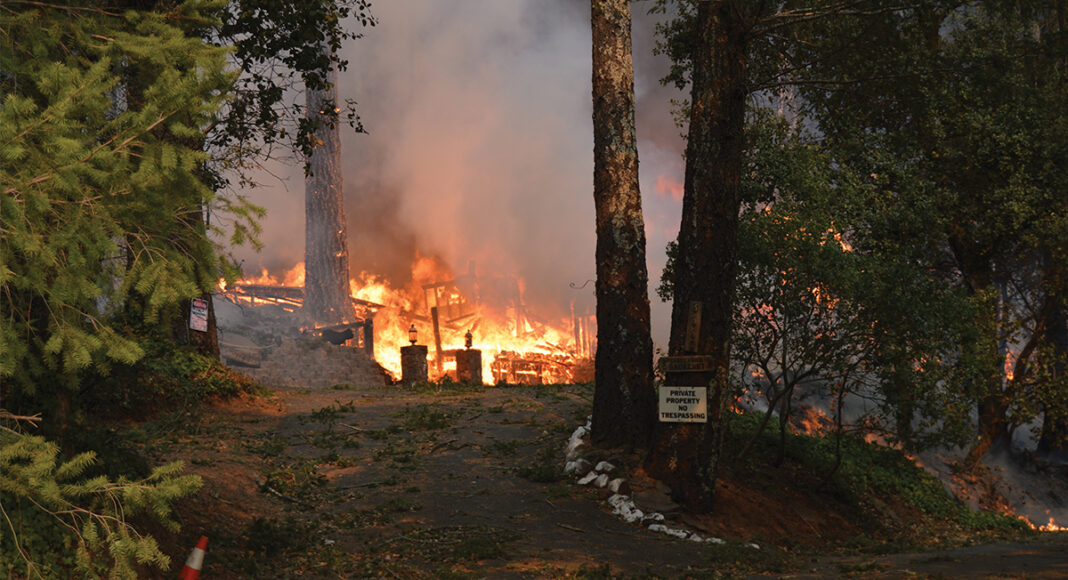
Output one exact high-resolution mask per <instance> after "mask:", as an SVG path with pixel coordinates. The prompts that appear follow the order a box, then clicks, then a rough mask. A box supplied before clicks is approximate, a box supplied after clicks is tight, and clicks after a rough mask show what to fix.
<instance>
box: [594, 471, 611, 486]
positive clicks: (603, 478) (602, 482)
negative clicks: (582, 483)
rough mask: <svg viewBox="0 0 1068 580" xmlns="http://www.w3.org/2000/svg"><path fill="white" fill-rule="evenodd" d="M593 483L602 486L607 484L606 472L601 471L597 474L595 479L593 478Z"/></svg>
mask: <svg viewBox="0 0 1068 580" xmlns="http://www.w3.org/2000/svg"><path fill="white" fill-rule="evenodd" d="M593 485H596V486H597V487H604V486H606V485H608V474H605V473H602V474H601V475H598V476H597V479H595V480H593Z"/></svg>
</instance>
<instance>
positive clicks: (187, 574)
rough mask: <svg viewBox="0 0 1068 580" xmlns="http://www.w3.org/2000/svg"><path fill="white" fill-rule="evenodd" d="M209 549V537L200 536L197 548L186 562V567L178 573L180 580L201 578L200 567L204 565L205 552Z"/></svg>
mask: <svg viewBox="0 0 1068 580" xmlns="http://www.w3.org/2000/svg"><path fill="white" fill-rule="evenodd" d="M207 549H208V537H207V536H200V541H199V542H197V547H195V548H193V552H192V553H190V554H189V557H188V558H186V560H185V567H183V568H182V571H181V572H179V573H178V580H197V578H200V566H201V565H203V564H204V550H207Z"/></svg>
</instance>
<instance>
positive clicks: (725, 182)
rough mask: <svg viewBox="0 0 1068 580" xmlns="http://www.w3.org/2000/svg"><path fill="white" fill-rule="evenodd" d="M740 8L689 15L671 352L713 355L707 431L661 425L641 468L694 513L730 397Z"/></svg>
mask: <svg viewBox="0 0 1068 580" xmlns="http://www.w3.org/2000/svg"><path fill="white" fill-rule="evenodd" d="M745 4H746V3H745V2H744V1H743V0H729V1H728V0H724V1H716V2H700V3H699V4H698V8H697V37H696V44H695V49H694V54H693V87H692V94H691V99H690V101H691V104H690V129H689V137H688V142H687V146H686V184H685V189H684V194H683V207H682V225H681V228H680V230H679V242H678V256H677V262H676V264H675V289H674V303H673V306H672V313H671V342H670V344H669V350H670V353H671V354H672V355H674V356H677V355H689V354H700V355H707V356H711V357H712V370H711V373H710V381H709V385H708V423H705V424H700V423H684V424H672V423H661V424H660V425H659V430H658V433H657V435H656V446H655V449H654V451H653V453H652V455H651V456H650V459H649V461H648V462H647V469H648V470H649V472H650V474H651V475H653V476H654V477H656V478H658V479H660V480H662V481H664V482H665V483H667V484H668V485H669V486H670V487H671V489H672V495H673V497H674V498H675V500H676V501H679V502H680V503H682V504H683V505H685V506H687V507H688V508H689V509H691V510H695V511H699V512H706V511H708V510H710V509H711V508H712V502H713V500H714V495H715V481H716V477H717V470H718V466H719V461H720V451H721V447H722V442H723V430H724V425H723V423H722V414H723V410H724V408H725V407H726V402H727V397H728V395H729V388H728V384H727V383H728V365H729V362H730V361H729V353H730V324H731V312H732V307H733V305H732V303H733V295H734V278H735V269H736V261H737V259H736V258H737V256H736V254H737V232H738V211H739V205H740V195H741V174H742V158H743V150H744V142H743V141H744V139H743V137H744V130H743V127H744V122H745V99H746V94H747V92H746V84H745V74H746V54H745V35H746V31H747V26H748V24H747V22H746V21H745V17H744V13H745V12H746V6H745ZM695 312H699V313H700V315H699V316H696V317H695V316H694V313H695ZM688 328H689V331H688ZM688 336H689V338H688Z"/></svg>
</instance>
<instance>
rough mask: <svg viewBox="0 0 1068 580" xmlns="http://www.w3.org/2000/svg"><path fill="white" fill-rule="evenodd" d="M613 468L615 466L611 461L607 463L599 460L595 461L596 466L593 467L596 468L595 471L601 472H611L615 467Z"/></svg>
mask: <svg viewBox="0 0 1068 580" xmlns="http://www.w3.org/2000/svg"><path fill="white" fill-rule="evenodd" d="M615 468H616V466H615V465H612V464H611V463H609V462H607V461H600V462H598V463H597V466H596V467H594V469H596V470H597V471H599V472H601V473H612V470H613V469H615Z"/></svg>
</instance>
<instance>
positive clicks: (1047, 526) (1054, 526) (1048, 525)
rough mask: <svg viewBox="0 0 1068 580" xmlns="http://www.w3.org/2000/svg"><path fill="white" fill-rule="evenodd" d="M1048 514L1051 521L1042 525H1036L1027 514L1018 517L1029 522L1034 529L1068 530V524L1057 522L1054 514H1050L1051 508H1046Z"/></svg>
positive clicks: (1028, 524)
mask: <svg viewBox="0 0 1068 580" xmlns="http://www.w3.org/2000/svg"><path fill="white" fill-rule="evenodd" d="M1046 516H1047V517H1048V518H1049V521H1048V522H1047V523H1044V524H1040V525H1035V524H1034V522H1032V521H1031V520H1029V519H1028V518H1027V517H1025V516H1016V517H1018V518H1020V519H1021V520H1023V522H1024V523H1025V524H1027V526H1028V527H1030V528H1031V529H1032V530H1037V531H1039V532H1066V531H1068V526H1061V525H1058V524H1057V521H1056V520H1054V519H1053V516H1051V515H1049V510H1046Z"/></svg>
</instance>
